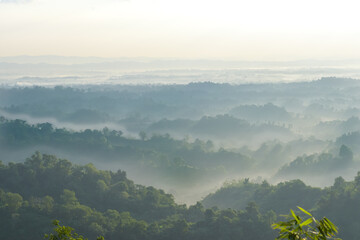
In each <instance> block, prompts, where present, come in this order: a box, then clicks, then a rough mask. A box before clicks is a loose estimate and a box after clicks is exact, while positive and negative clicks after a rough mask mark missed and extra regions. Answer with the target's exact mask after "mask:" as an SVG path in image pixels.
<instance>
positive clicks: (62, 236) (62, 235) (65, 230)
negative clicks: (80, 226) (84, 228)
mask: <svg viewBox="0 0 360 240" xmlns="http://www.w3.org/2000/svg"><path fill="white" fill-rule="evenodd" d="M53 224H54V225H55V228H54V233H50V234H45V238H46V239H48V240H87V238H84V237H83V236H81V235H80V236H79V235H78V234H77V233H76V232H74V229H73V228H71V227H68V226H61V225H60V224H59V221H58V220H54V221H53ZM97 240H104V237H103V236H100V237H97Z"/></svg>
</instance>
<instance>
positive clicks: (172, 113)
mask: <svg viewBox="0 0 360 240" xmlns="http://www.w3.org/2000/svg"><path fill="white" fill-rule="evenodd" d="M244 71H245V70H231V71H230V70H227V71H215V70H211V71H205V70H202V71H197V70H196V71H195V70H189V71H187V72H186V71H180V70H177V71H174V72H169V71H168V72H165V71H162V72H160V71H159V72H157V73H156V74H158V75H156V78H157V77H159V76H160V75H161V78H162V79H163V80H164V82H163V83H166V85H162V84H159V85H136V84H135V83H139V82H137V80H134V79H137V78H139V79H142V81H144V82H147V83H148V82H149V79H151V81H153V80H154V79H155V78H153V76H154V75H153V72H146V73H144V74H143V75H137V74H134V75H132V76H131V79H132V80H131V81H133V82H131V83H132V84H131V85H118V84H114V83H116V81H117V80H114V79H115V78H114V77H110V78H109V79H113V80H114V82H107V83H106V84H99V85H78V86H73V87H70V86H71V85H72V84H82V82H76V83H74V82H73V83H71V84H68V83H70V82H71V80H69V79H68V80H69V82H63V80H64V79H62V78H43V77H41V78H31V79H30V80H31V81H32V80H35V81H34V82H31V81H30V82H29V85H31V87H24V85H22V84H14V82H11V81H10V80H9V82H6V84H5V85H3V87H1V88H0V116H2V118H1V121H0V159H1V160H3V161H4V162H9V161H13V162H19V161H23V160H24V159H25V158H26V157H29V156H31V154H33V153H34V152H35V151H37V150H38V151H40V152H43V153H49V154H54V155H57V156H58V157H60V158H66V159H69V160H71V161H73V162H76V163H79V164H80V163H81V164H83V163H90V162H92V163H94V165H95V166H96V167H98V168H100V169H109V170H115V171H116V170H117V169H119V168H120V169H122V170H125V171H126V172H127V175H128V177H129V178H130V179H132V180H134V181H135V182H136V183H139V184H144V185H152V186H155V187H161V188H163V189H165V190H166V191H168V192H170V193H173V194H174V196H175V199H176V200H177V201H178V202H184V203H194V202H196V201H199V200H201V199H202V198H203V197H205V196H206V195H207V194H208V193H210V192H214V191H215V190H216V189H218V188H219V187H221V185H222V184H223V182H225V181H231V180H232V179H243V178H250V179H252V181H258V182H259V181H263V180H267V181H268V182H270V183H277V182H280V181H284V180H290V179H296V178H299V179H302V180H303V181H304V182H305V183H307V184H310V185H313V186H329V185H332V184H333V180H334V178H336V177H338V176H340V175H341V176H343V177H344V178H345V179H352V178H353V176H354V175H356V172H357V171H358V170H359V169H360V166H359V164H360V161H359V160H360V159H359V153H360V152H359V149H358V147H357V146H358V144H359V143H360V132H359V131H360V119H359V116H360V108H359V107H358V106H360V97H359V95H358V92H359V90H360V81H358V80H356V79H349V78H333V77H331V78H313V79H309V78H307V77H304V76H305V75H307V74H309V73H308V72H306V71H303V70H302V71H303V72H302V73H301V74H304V75H301V74H300V73H299V71H300V70H298V71H294V70H290V69H285V70H281V74H289V75H288V76H289V78H292V77H294V74H295V73H296V74H300V75H298V76H297V77H296V78H295V79H296V82H279V81H275V80H274V79H273V78H272V76H274V77H275V76H279V75H277V74H280V72H279V71H278V70H276V71H275V70H274V71H273V72H272V71H265V70H263V69H262V70H259V69H256V70H254V69H253V70H251V71H250V70H246V71H245V72H246V74H248V75H247V76H249V77H248V78H243V77H242V76H245V75H242V74H244V73H245V72H244ZM286 71H288V72H286ZM333 71H335V70H333ZM336 71H340V70H338V69H337V70H336ZM300 72H301V71H300ZM340 72H341V71H340ZM160 73H161V74H160ZM173 73H176V74H178V75H177V77H174V75H172V74H173ZM167 74H168V75H167ZM197 74H200V75H197ZM263 74H265V75H266V76H267V77H265V75H263ZM271 74H274V75H271ZM180 75H181V77H180ZM199 76H201V77H199ZM253 76H256V77H257V78H259V79H262V80H261V81H260V80H259V81H258V80H256V82H257V83H256V84H252V83H244V84H239V83H241V82H248V81H255V80H254V79H252V77H253ZM307 76H308V77H309V76H310V75H307ZM128 77H129V76H128ZM302 77H304V78H303V79H302ZM24 79H25V78H24ZM179 79H185V80H184V81H183V80H179ZM232 79H238V80H239V79H242V80H239V81H238V80H234V81H233V80H232ZM196 80H200V81H202V80H203V81H204V82H197V81H196ZM218 80H219V81H218ZM278 80H280V81H283V80H284V78H278ZM300 80H305V81H300ZM309 80H312V81H309ZM21 81H22V80H21ZM57 81H60V82H57ZM154 81H155V80H154ZM172 81H174V82H176V83H177V84H170V83H171V82H172ZM291 81H292V80H291ZM10 82H11V83H10ZM155 82H156V81H155ZM182 82H185V83H186V84H181V83H182ZM188 82H190V83H188ZM213 82H218V83H213ZM219 82H226V83H219ZM229 82H230V83H232V84H229ZM234 82H236V83H237V84H234ZM260 82H263V83H260ZM264 82H265V83H264ZM3 83H5V82H3ZM35 83H36V84H38V85H40V86H32V85H34V84H35ZM43 83H45V84H43ZM48 83H51V84H48ZM87 83H88V82H87ZM98 83H99V82H98ZM126 83H130V82H126ZM187 83H188V84H187ZM59 84H60V85H63V86H57V87H48V86H47V85H59ZM112 84H114V85H112ZM44 86H46V87H44ZM17 119H21V120H24V121H20V120H17ZM46 123H50V124H46Z"/></svg>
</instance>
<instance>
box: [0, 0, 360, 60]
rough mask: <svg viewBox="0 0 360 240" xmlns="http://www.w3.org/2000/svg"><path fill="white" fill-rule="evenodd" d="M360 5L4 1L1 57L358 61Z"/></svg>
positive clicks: (281, 0)
mask: <svg viewBox="0 0 360 240" xmlns="http://www.w3.org/2000/svg"><path fill="white" fill-rule="evenodd" d="M358 9H359V4H358V2H357V1H341V2H340V1H309V0H305V1H304V0H303V1H285V0H275V1H265V0H254V1H235V0H224V1H212V0H210V1H209V0H207V1H205V0H193V1H190V0H182V1H178V0H175V1H169V0H151V1H149V0H128V1H126V0H124V1H121V0H102V1H100V0H86V1H85V0H76V1H74V0H72V1H70V0H63V1H55V0H34V1H16V0H0V31H1V37H0V56H16V55H63V56H99V57H155V58H158V57H161V58H186V59H199V58H201V59H226V60H251V61H252V60H257V61H259V60H260V61H261V60H266V61H267V60H275V61H284V60H297V59H355V58H359V56H360V28H359V27H358V23H359V22H360V15H359V14H358Z"/></svg>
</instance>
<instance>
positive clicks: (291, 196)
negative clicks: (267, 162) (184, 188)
mask: <svg viewBox="0 0 360 240" xmlns="http://www.w3.org/2000/svg"><path fill="white" fill-rule="evenodd" d="M248 202H254V203H255V204H256V205H258V206H259V209H260V212H264V211H269V210H272V211H275V212H276V213H277V214H287V213H288V209H289V208H292V209H294V208H295V206H303V207H305V208H307V209H309V210H310V209H311V211H312V212H313V213H314V214H315V215H316V216H318V217H324V216H326V217H328V218H329V219H331V220H332V221H333V222H334V223H335V224H336V225H337V226H338V227H339V233H340V234H339V237H340V238H342V239H346V240H357V239H359V238H360V235H359V231H358V229H359V228H360V220H359V218H358V216H359V215H360V208H359V207H358V206H359V203H360V172H358V174H357V175H356V176H355V178H354V180H353V181H345V180H344V178H342V177H338V178H336V179H335V181H334V184H333V185H332V186H331V187H327V188H324V189H320V188H313V187H310V186H306V185H305V184H304V183H303V182H301V181H300V180H293V181H289V182H282V183H279V184H277V185H270V184H268V183H267V182H266V181H264V182H263V183H252V182H249V180H248V179H244V180H241V181H234V182H230V183H227V184H225V185H224V186H223V187H222V188H221V189H219V190H218V191H216V192H215V193H213V194H210V195H208V196H207V197H206V198H205V199H204V200H203V201H202V203H203V204H204V206H205V207H213V206H217V207H220V208H221V209H228V208H232V209H243V208H244V207H245V206H246V204H247V203H248Z"/></svg>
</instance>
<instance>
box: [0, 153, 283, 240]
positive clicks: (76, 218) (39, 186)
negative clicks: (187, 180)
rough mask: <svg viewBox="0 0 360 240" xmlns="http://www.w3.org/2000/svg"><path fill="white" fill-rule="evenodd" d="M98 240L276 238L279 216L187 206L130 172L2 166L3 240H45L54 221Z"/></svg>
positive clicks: (52, 161) (44, 162) (34, 161)
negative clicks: (131, 177) (134, 178)
mask: <svg viewBox="0 0 360 240" xmlns="http://www.w3.org/2000/svg"><path fill="white" fill-rule="evenodd" d="M53 219H59V220H60V221H61V222H62V223H63V224H66V225H70V226H72V227H75V228H76V229H77V231H78V232H80V233H81V234H84V235H85V236H88V237H89V239H95V237H96V236H98V235H103V236H105V239H108V240H111V239H133V240H140V239H141V240H144V239H149V240H150V239H157V240H158V239H164V240H165V239H179V240H180V239H189V240H190V239H199V240H200V239H249V240H250V239H265V240H266V239H269V240H270V239H274V236H275V231H273V230H271V228H270V224H271V223H272V222H274V221H275V219H276V216H275V214H274V213H273V212H267V213H263V214H261V213H260V212H259V210H258V208H257V206H256V205H254V204H249V205H248V206H247V207H246V209H244V210H240V211H237V210H231V209H227V210H217V209H216V208H213V209H205V208H204V207H203V206H202V205H201V204H200V203H198V204H196V205H194V206H190V207H186V206H185V205H178V204H176V203H175V202H174V199H173V197H172V195H170V194H166V193H164V191H162V190H158V189H155V188H153V187H145V186H142V185H137V184H134V183H133V182H132V181H131V180H129V179H127V177H126V174H125V172H123V171H120V170H118V171H116V172H112V171H102V170H98V169H96V168H95V167H94V166H93V165H91V164H88V165H83V166H80V165H74V164H72V163H71V162H69V161H68V160H65V159H58V158H57V157H55V156H52V155H45V154H44V155H42V154H41V153H39V152H37V153H35V154H34V155H33V156H31V157H30V158H28V159H26V160H25V162H24V163H9V164H3V163H0V239H19V240H21V239H24V240H25V239H26V240H35V239H36V240H38V239H42V238H43V234H44V233H46V232H49V231H50V229H51V227H52V226H51V220H53Z"/></svg>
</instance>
